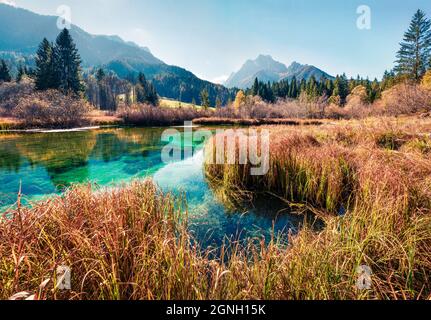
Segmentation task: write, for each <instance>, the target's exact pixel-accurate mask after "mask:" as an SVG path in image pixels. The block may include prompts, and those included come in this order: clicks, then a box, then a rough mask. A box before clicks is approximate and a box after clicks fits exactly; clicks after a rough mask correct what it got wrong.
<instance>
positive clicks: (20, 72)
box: [16, 64, 27, 82]
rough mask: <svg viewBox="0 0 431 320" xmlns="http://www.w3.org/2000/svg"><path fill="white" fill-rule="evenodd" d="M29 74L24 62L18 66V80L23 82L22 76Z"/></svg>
mask: <svg viewBox="0 0 431 320" xmlns="http://www.w3.org/2000/svg"><path fill="white" fill-rule="evenodd" d="M26 75H27V68H26V67H24V66H23V65H22V64H20V65H19V66H18V73H17V75H16V82H21V80H22V78H24V76H26Z"/></svg>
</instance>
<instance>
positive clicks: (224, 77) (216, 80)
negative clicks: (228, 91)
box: [211, 75, 229, 84]
mask: <svg viewBox="0 0 431 320" xmlns="http://www.w3.org/2000/svg"><path fill="white" fill-rule="evenodd" d="M228 78H229V76H228V75H222V76H219V77H216V78H214V79H212V80H211V82H213V83H218V84H223V83H225V82H226V80H227V79H228Z"/></svg>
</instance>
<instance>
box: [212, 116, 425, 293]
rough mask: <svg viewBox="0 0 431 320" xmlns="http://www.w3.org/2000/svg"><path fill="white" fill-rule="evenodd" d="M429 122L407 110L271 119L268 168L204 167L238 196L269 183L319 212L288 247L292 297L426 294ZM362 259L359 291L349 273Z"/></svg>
mask: <svg viewBox="0 0 431 320" xmlns="http://www.w3.org/2000/svg"><path fill="white" fill-rule="evenodd" d="M430 128H431V121H430V120H418V119H414V118H410V119H407V118H404V119H390V118H386V119H384V118H376V119H367V120H364V121H350V122H347V121H345V122H339V123H337V124H332V125H328V124H327V125H323V126H319V127H290V128H288V127H271V128H270V130H271V138H270V141H271V161H270V172H269V174H268V175H266V176H250V175H248V174H247V173H248V172H249V170H250V166H249V165H239V164H237V165H211V164H210V165H206V172H207V175H208V177H209V178H210V179H211V181H212V182H213V185H220V186H221V189H222V191H218V192H219V193H222V194H223V196H224V198H229V196H230V197H231V198H232V199H233V200H234V202H235V203H237V202H238V194H247V195H250V193H251V194H254V193H262V192H263V193H270V194H273V195H275V196H277V197H279V198H282V199H283V200H284V201H285V202H286V203H288V204H289V205H290V206H291V208H292V210H294V211H297V212H299V213H301V212H304V211H308V212H310V211H311V212H312V213H314V214H316V215H317V216H319V217H320V218H322V219H324V221H325V224H326V228H325V229H324V231H322V232H320V233H315V232H312V231H310V230H308V229H304V230H302V231H300V232H299V234H298V235H297V236H296V237H294V238H293V239H292V241H291V243H290V248H289V250H288V252H286V255H285V256H286V259H287V261H286V264H285V265H284V266H285V267H287V266H291V267H292V270H290V272H293V274H291V275H289V276H286V278H287V281H288V283H289V285H290V286H292V289H293V297H294V298H298V299H299V298H301V299H302V298H306V299H307V298H324V299H345V298H358V297H364V298H382V299H391V298H392V299H399V298H401V299H416V298H430V297H431V282H430V280H431V279H430V276H431V252H430V250H429V248H431V213H430V209H431V158H430V157H429V142H428V136H427V134H426V133H427V132H429V129H430ZM210 156H213V155H207V157H210ZM228 200H229V199H228ZM360 265H368V266H370V267H371V268H372V270H373V272H374V276H373V281H374V287H373V290H370V291H367V292H364V293H362V294H363V296H362V295H361V293H360V292H357V295H355V294H353V292H354V284H352V283H351V279H352V278H353V277H354V273H355V270H356V268H357V267H358V266H360ZM293 266H295V267H294V268H293ZM289 268H290V267H289ZM286 272H287V271H286ZM349 286H351V287H350V288H349Z"/></svg>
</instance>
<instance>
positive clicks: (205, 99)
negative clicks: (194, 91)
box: [200, 89, 211, 109]
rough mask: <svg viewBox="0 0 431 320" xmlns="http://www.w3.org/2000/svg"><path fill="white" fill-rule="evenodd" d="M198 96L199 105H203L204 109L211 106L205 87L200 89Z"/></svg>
mask: <svg viewBox="0 0 431 320" xmlns="http://www.w3.org/2000/svg"><path fill="white" fill-rule="evenodd" d="M200 98H201V106H202V107H204V109H208V108H210V107H211V103H210V99H209V94H208V90H207V89H204V90H202V91H201V94H200Z"/></svg>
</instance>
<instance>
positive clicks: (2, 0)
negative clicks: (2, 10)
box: [0, 0, 16, 7]
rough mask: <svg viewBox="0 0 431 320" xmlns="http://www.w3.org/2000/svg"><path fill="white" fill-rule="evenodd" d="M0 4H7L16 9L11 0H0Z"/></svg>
mask: <svg viewBox="0 0 431 320" xmlns="http://www.w3.org/2000/svg"><path fill="white" fill-rule="evenodd" d="M0 3H4V4H8V5H10V6H13V7H16V3H15V1H13V0H0Z"/></svg>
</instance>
